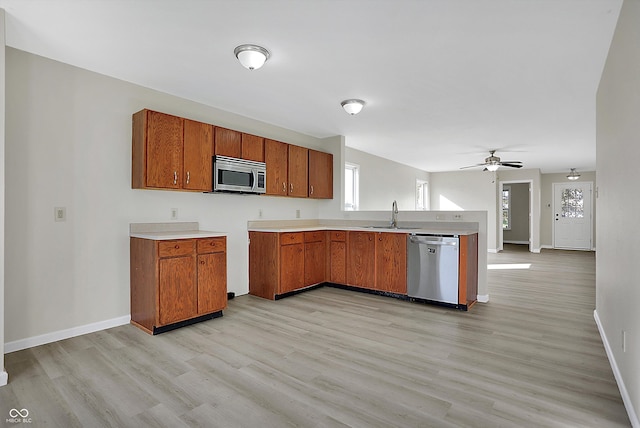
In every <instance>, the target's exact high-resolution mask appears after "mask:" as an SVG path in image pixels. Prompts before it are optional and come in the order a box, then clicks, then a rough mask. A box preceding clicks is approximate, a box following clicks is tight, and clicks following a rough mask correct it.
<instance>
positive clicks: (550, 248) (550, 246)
mask: <svg viewBox="0 0 640 428" xmlns="http://www.w3.org/2000/svg"><path fill="white" fill-rule="evenodd" d="M540 248H546V249H548V250H553V245H547V244H543V245H540Z"/></svg>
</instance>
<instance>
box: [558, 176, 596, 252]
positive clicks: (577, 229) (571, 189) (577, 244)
mask: <svg viewBox="0 0 640 428" xmlns="http://www.w3.org/2000/svg"><path fill="white" fill-rule="evenodd" d="M553 201H554V202H553V210H554V211H553V225H554V228H553V232H554V233H553V237H554V238H553V241H554V242H553V246H554V247H555V248H567V249H575V250H590V249H591V239H592V236H591V235H592V220H591V210H592V207H591V183H571V182H568V183H554V185H553Z"/></svg>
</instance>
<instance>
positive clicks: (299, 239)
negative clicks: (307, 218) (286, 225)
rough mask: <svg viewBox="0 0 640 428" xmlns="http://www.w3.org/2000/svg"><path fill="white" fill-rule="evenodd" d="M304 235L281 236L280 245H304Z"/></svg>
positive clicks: (289, 234)
mask: <svg viewBox="0 0 640 428" xmlns="http://www.w3.org/2000/svg"><path fill="white" fill-rule="evenodd" d="M303 242H304V234H303V233H302V232H286V233H281V234H280V245H289V244H302V243H303Z"/></svg>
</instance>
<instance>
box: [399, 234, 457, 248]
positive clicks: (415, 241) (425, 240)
mask: <svg viewBox="0 0 640 428" xmlns="http://www.w3.org/2000/svg"><path fill="white" fill-rule="evenodd" d="M409 241H410V242H411V243H412V244H423V245H451V246H453V247H455V246H456V245H457V242H456V241H433V240H431V239H429V238H428V237H422V236H410V237H409Z"/></svg>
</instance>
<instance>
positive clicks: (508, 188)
mask: <svg viewBox="0 0 640 428" xmlns="http://www.w3.org/2000/svg"><path fill="white" fill-rule="evenodd" d="M505 191H506V192H508V197H507V201H508V202H507V203H508V204H509V208H507V227H504V223H503V219H504V210H505V208H504V205H503V199H504V192H505ZM511 195H512V193H511V186H509V185H508V184H505V185H503V186H502V192H501V194H500V208H501V210H500V214H502V215H501V216H500V225H501V226H502V230H511V208H512V207H511Z"/></svg>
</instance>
